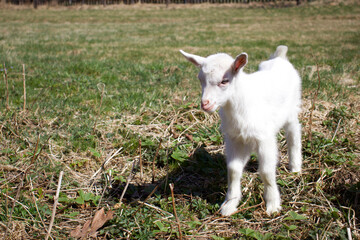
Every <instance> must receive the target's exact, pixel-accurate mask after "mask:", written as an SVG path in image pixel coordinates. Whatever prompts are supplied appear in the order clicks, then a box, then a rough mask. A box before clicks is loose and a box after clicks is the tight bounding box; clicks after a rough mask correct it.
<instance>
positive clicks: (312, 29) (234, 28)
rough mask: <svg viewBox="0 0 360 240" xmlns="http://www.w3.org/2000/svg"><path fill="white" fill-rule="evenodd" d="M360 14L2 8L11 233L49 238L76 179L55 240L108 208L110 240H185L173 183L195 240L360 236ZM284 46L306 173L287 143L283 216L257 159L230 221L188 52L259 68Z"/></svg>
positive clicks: (1, 162)
mask: <svg viewBox="0 0 360 240" xmlns="http://www.w3.org/2000/svg"><path fill="white" fill-rule="evenodd" d="M234 6H235V7H234ZM359 15H360V7H359V5H358V4H350V5H348V4H340V5H336V6H328V5H313V6H311V5H304V6H300V7H291V8H239V7H237V6H236V5H233V6H232V7H229V6H226V5H225V6H221V5H220V6H208V5H205V6H203V7H193V8H192V7H178V6H177V7H174V6H172V7H170V8H169V9H166V8H165V7H159V8H157V7H154V6H148V7H143V6H142V7H139V6H135V7H128V6H121V7H115V8H114V9H111V8H110V7H108V8H105V9H103V8H93V9H91V8H89V9H80V8H70V9H66V8H51V9H39V10H36V11H35V10H33V9H30V8H29V9H27V8H19V9H13V8H10V9H9V8H6V9H0V63H1V65H2V67H1V73H2V75H3V74H4V67H3V64H5V65H6V69H7V74H8V76H7V80H8V82H9V91H8V93H9V108H8V109H6V106H7V103H6V94H5V93H6V89H5V84H3V83H4V82H5V81H4V80H3V79H2V80H1V84H0V92H1V94H0V189H1V190H0V199H1V201H0V223H1V225H0V229H1V231H0V232H1V233H0V236H2V235H1V234H5V230H6V228H7V229H8V230H7V233H6V234H7V237H8V238H16V237H17V236H22V237H24V238H44V237H45V235H46V230H47V227H48V226H49V222H50V218H51V211H52V207H53V201H54V196H55V190H56V188H57V183H58V176H59V173H60V171H64V172H65V173H64V179H63V182H62V187H61V190H62V191H61V193H60V200H59V202H60V203H59V205H58V206H57V214H56V218H55V223H54V227H53V229H52V232H51V236H52V237H54V238H57V239H68V237H69V232H70V230H72V229H75V228H76V226H78V225H79V224H82V225H83V224H84V223H85V222H86V221H87V220H89V219H91V217H92V216H94V214H95V212H96V211H97V210H98V208H100V207H106V208H108V209H113V210H114V211H115V215H114V218H113V219H112V220H110V221H108V222H107V223H106V224H105V225H104V227H102V228H101V229H99V231H98V236H100V237H104V238H112V239H114V238H116V239H118V238H122V237H123V238H126V237H129V238H131V239H167V238H168V237H170V238H172V239H174V238H177V237H178V234H179V233H178V229H177V223H176V220H175V217H174V216H173V214H174V213H173V205H172V198H171V192H170V190H169V186H168V184H169V183H174V185H175V189H174V191H175V207H176V212H177V215H178V218H179V221H180V227H181V231H182V235H183V237H186V238H189V239H190V238H194V239H196V238H201V237H202V238H206V239H231V238H247V239H322V238H328V239H346V238H348V236H347V232H346V230H347V228H350V229H351V231H352V234H353V238H357V237H359V235H360V232H359V214H360V210H359V203H358V202H356V199H357V198H358V196H359V191H360V185H359V181H360V179H359V176H358V175H359V174H358V173H359V171H360V169H359V165H360V164H359V121H358V118H359V115H358V112H359V102H360V101H359V91H358V88H359V80H360V76H359V72H360V69H359V66H360V64H359V63H360V61H359V50H360V48H359V40H358V39H359V38H360V24H359ZM279 44H286V45H288V46H289V53H288V56H289V59H290V61H291V62H292V63H293V64H294V65H295V67H296V68H297V69H298V70H299V72H300V74H301V77H302V79H303V89H304V90H303V102H304V106H303V113H302V114H301V116H300V118H301V121H302V124H303V154H304V171H303V174H301V175H295V174H289V173H288V171H287V169H286V162H287V157H286V146H285V140H284V137H283V135H282V134H280V135H279V140H280V152H281V165H280V167H279V170H278V173H279V174H280V175H281V177H280V176H279V177H278V184H279V186H280V189H281V194H282V200H283V202H282V206H283V210H282V212H281V213H279V214H278V215H276V216H272V217H268V216H266V214H265V210H264V204H263V199H262V192H263V185H262V183H261V181H260V178H259V176H258V175H257V174H256V169H257V163H256V156H252V160H251V161H250V163H249V166H248V167H247V171H246V173H245V174H244V177H243V183H242V185H243V188H244V193H243V194H244V196H243V200H242V202H241V204H242V205H241V208H240V209H243V211H241V212H239V213H237V214H235V215H234V216H232V217H227V218H219V217H220V215H219V214H218V212H217V211H218V209H219V205H220V204H221V203H222V201H223V199H224V194H225V192H226V166H225V164H224V158H225V156H224V155H223V146H222V137H221V134H220V131H219V117H218V115H217V114H214V115H208V114H205V113H203V112H201V111H200V110H199V100H200V91H201V89H200V86H199V85H200V84H199V83H198V80H197V79H196V74H197V69H195V68H194V67H193V66H191V65H190V64H189V63H188V62H187V61H185V59H183V57H182V56H181V55H180V54H179V52H178V50H179V49H184V50H186V51H188V52H192V53H195V54H198V55H204V56H206V55H209V54H212V53H216V52H227V53H229V54H231V55H232V56H236V55H237V54H239V53H241V52H244V51H245V52H247V53H248V54H249V64H248V65H247V67H246V71H248V72H252V71H255V70H256V69H257V65H258V64H259V63H260V61H262V60H264V59H266V58H267V57H268V56H269V55H270V54H271V53H272V52H273V51H274V49H275V48H276V46H277V45H279ZM22 64H25V66H26V86H27V98H26V100H27V105H26V106H27V111H25V112H23V111H22V106H23V87H22V86H23V85H22V84H23V82H22ZM316 66H318V69H319V71H318V72H317V71H316V69H317V67H316ZM318 73H319V77H320V80H321V81H320V89H319V92H318V98H317V101H316V108H315V110H314V111H313V116H312V118H313V119H312V125H311V130H312V133H311V136H312V140H311V141H310V140H309V139H310V135H309V129H310V121H309V116H310V112H311V111H312V110H311V105H312V100H313V99H314V95H315V92H316V89H317V87H318ZM102 86H105V91H104V94H103V96H102ZM38 137H39V144H38V147H36V146H37V144H36V143H37V140H38ZM139 139H141V146H140V143H139ZM160 140H161V141H162V146H161V148H160V149H159V141H160ZM140 147H141V156H142V159H143V161H144V166H143V167H144V176H143V178H142V179H141V177H140V167H139V166H138V164H135V165H134V171H133V176H130V179H131V181H130V184H129V187H128V189H127V190H126V191H125V196H124V198H123V204H122V205H121V206H120V207H119V206H118V203H119V200H120V196H121V194H122V192H123V191H124V187H125V182H126V179H127V177H128V176H129V175H130V172H131V168H132V166H133V163H137V162H138V159H139V153H140ZM119 148H122V150H121V151H120V153H119V154H118V155H116V156H115V157H114V158H113V159H112V160H111V161H110V162H109V163H108V164H107V165H106V166H105V169H104V170H103V171H101V173H100V174H98V175H97V176H96V177H95V178H94V179H91V177H92V176H93V174H94V173H95V172H96V171H97V170H98V169H100V168H101V165H102V163H103V162H104V161H105V160H106V159H107V158H109V157H110V156H111V154H112V153H114V151H116V150H117V149H119ZM40 149H41V150H40ZM157 151H158V155H157V158H156V159H155V160H156V162H155V182H154V183H153V182H152V175H153V171H152V162H153V160H154V158H155V155H156V152H157ZM34 156H35V157H34ZM26 169H27V170H26ZM110 172H111V179H110V180H109V175H110ZM157 185H159V187H158V188H157V190H156V191H155V192H154V193H153V194H152V195H151V196H150V197H149V198H147V197H148V196H149V194H150V193H151V192H152V190H153V189H154V188H155V187H156V186H157ZM13 199H16V200H17V202H16V203H15V204H13ZM144 201H146V204H142V202H144ZM20 203H21V204H23V205H21V204H20ZM37 208H38V209H37ZM42 222H44V223H42Z"/></svg>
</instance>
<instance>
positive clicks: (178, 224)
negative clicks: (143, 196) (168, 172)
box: [169, 183, 182, 240]
mask: <svg viewBox="0 0 360 240" xmlns="http://www.w3.org/2000/svg"><path fill="white" fill-rule="evenodd" d="M169 187H170V190H171V199H172V204H173V209H174V215H175V219H176V223H177V227H178V230H179V239H180V240H181V239H182V233H181V226H180V221H179V218H178V216H177V213H176V208H175V197H174V184H172V183H170V184H169Z"/></svg>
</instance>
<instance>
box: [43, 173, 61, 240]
mask: <svg viewBox="0 0 360 240" xmlns="http://www.w3.org/2000/svg"><path fill="white" fill-rule="evenodd" d="M63 174H64V172H63V171H61V172H60V175H59V182H58V186H57V190H56V195H55V198H54V206H53V211H52V215H51V220H50V225H49V229H48V232H47V234H46V237H45V240H47V239H49V236H50V232H51V228H52V226H53V224H54V219H55V214H56V206H57V204H58V201H59V194H60V188H61V181H62V177H63Z"/></svg>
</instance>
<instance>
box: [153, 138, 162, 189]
mask: <svg viewBox="0 0 360 240" xmlns="http://www.w3.org/2000/svg"><path fill="white" fill-rule="evenodd" d="M161 142H162V138H160V142H159V147H158V148H157V150H156V153H155V156H154V160H153V162H152V183H154V182H155V161H156V158H157V156H158V155H159V150H160V148H161Z"/></svg>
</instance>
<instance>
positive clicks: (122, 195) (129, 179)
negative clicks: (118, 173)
mask: <svg viewBox="0 0 360 240" xmlns="http://www.w3.org/2000/svg"><path fill="white" fill-rule="evenodd" d="M134 168H135V161H134V162H133V165H132V169H131V171H130V174H129V176H128V177H127V179H126V185H125V187H124V190H123V192H122V193H121V196H120V200H119V204H118V205H119V206H121V203H122V200H123V198H124V195H125V192H126V190H127V188H128V187H129V184H130V181H131V178H132V172H133V171H134Z"/></svg>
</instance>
